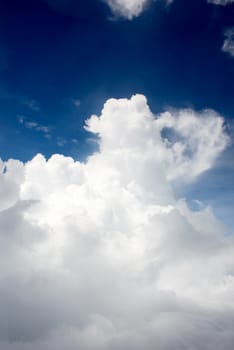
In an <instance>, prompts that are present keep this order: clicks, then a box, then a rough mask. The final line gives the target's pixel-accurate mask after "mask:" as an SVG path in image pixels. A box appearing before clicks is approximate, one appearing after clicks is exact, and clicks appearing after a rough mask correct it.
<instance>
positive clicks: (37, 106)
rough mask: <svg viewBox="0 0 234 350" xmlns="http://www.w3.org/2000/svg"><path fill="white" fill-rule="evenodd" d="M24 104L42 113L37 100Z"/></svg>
mask: <svg viewBox="0 0 234 350" xmlns="http://www.w3.org/2000/svg"><path fill="white" fill-rule="evenodd" d="M24 104H25V105H26V106H27V107H28V108H29V109H31V110H32V111H34V112H40V107H39V104H38V102H37V101H36V100H26V101H24Z"/></svg>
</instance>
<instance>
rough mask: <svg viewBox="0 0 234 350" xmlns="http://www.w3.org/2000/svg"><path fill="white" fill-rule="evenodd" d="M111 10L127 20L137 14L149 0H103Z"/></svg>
mask: <svg viewBox="0 0 234 350" xmlns="http://www.w3.org/2000/svg"><path fill="white" fill-rule="evenodd" d="M105 1H106V3H107V4H108V5H109V6H110V8H111V10H112V12H113V13H114V14H115V15H117V16H120V17H124V18H127V19H129V20H131V19H133V18H134V17H137V16H139V15H140V14H141V13H142V12H143V10H144V8H145V6H146V5H147V4H148V3H149V2H150V1H151V0H105Z"/></svg>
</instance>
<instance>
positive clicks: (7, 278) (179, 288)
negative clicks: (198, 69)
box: [0, 95, 234, 350]
mask: <svg viewBox="0 0 234 350" xmlns="http://www.w3.org/2000/svg"><path fill="white" fill-rule="evenodd" d="M86 129H87V130H88V131H89V132H91V133H94V134H96V135H97V136H98V138H99V146H100V149H99V151H97V152H96V153H94V154H93V155H91V156H90V157H89V158H88V160H87V161H86V162H84V163H81V162H78V161H74V160H73V159H72V158H70V157H64V156H63V155H53V156H52V157H51V158H50V159H49V160H46V159H45V158H44V157H43V156H42V155H37V156H35V157H34V158H33V159H32V160H31V161H29V162H27V163H26V164H23V163H21V162H19V161H13V160H9V161H8V162H1V169H2V171H1V176H0V190H1V196H0V205H1V206H0V208H1V211H0V276H1V280H0V305H1V313H0V349H4V350H29V349H34V350H55V349H56V350H74V349H82V350H97V349H104V350H105V349H106V350H107V349H108V350H112V349H113V350H116V349H130V350H133V349H134V350H140V349H146V350H153V349H155V348H156V347H157V349H158V350H171V349H174V350H177V349H178V350H181V349H184V350H188V349H202V350H211V349H212V350H214V349H221V348H222V349H224V350H232V348H233V342H234V327H233V325H234V322H233V321H234V297H233V286H234V279H233V274H234V263H233V254H234V242H233V237H232V236H227V235H225V229H224V227H223V225H222V223H220V222H219V221H218V220H217V219H216V218H215V216H214V215H213V213H212V210H211V209H210V208H201V209H200V210H197V211H192V210H191V209H190V208H189V207H188V205H187V203H186V201H185V200H181V199H180V198H179V196H178V195H175V193H174V185H175V183H178V182H179V183H180V186H183V184H184V183H187V182H188V181H195V180H196V178H197V176H199V175H200V174H201V173H202V172H204V171H206V170H207V169H209V168H210V167H211V166H212V165H213V164H214V161H215V159H216V158H217V157H218V156H219V155H220V153H221V152H222V150H223V149H224V148H225V147H226V146H227V144H228V137H227V135H226V134H225V130H224V127H223V119H222V118H221V117H220V116H219V115H217V114H216V113H215V112H213V111H208V110H207V111H204V112H202V113H196V112H195V111H193V110H180V111H171V112H169V111H168V112H165V113H162V114H161V115H157V116H154V115H153V114H152V113H151V111H150V109H149V107H148V105H147V102H146V99H145V97H144V96H142V95H136V96H133V97H132V98H131V99H130V100H127V99H120V100H115V99H110V100H108V101H107V102H106V103H105V106H104V108H103V111H102V113H101V115H100V116H99V117H98V116H92V117H91V118H90V119H89V120H87V123H86Z"/></svg>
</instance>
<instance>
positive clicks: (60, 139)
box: [56, 137, 67, 147]
mask: <svg viewBox="0 0 234 350" xmlns="http://www.w3.org/2000/svg"><path fill="white" fill-rule="evenodd" d="M56 143H57V145H58V146H59V147H63V146H65V145H66V144H67V140H66V139H65V138H64V137H57V139H56Z"/></svg>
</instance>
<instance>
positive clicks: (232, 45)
mask: <svg viewBox="0 0 234 350" xmlns="http://www.w3.org/2000/svg"><path fill="white" fill-rule="evenodd" d="M224 35H225V40H224V43H223V47H222V51H224V52H226V53H228V54H229V55H230V56H232V57H234V27H232V28H228V29H227V30H226V32H225V34H224Z"/></svg>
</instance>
